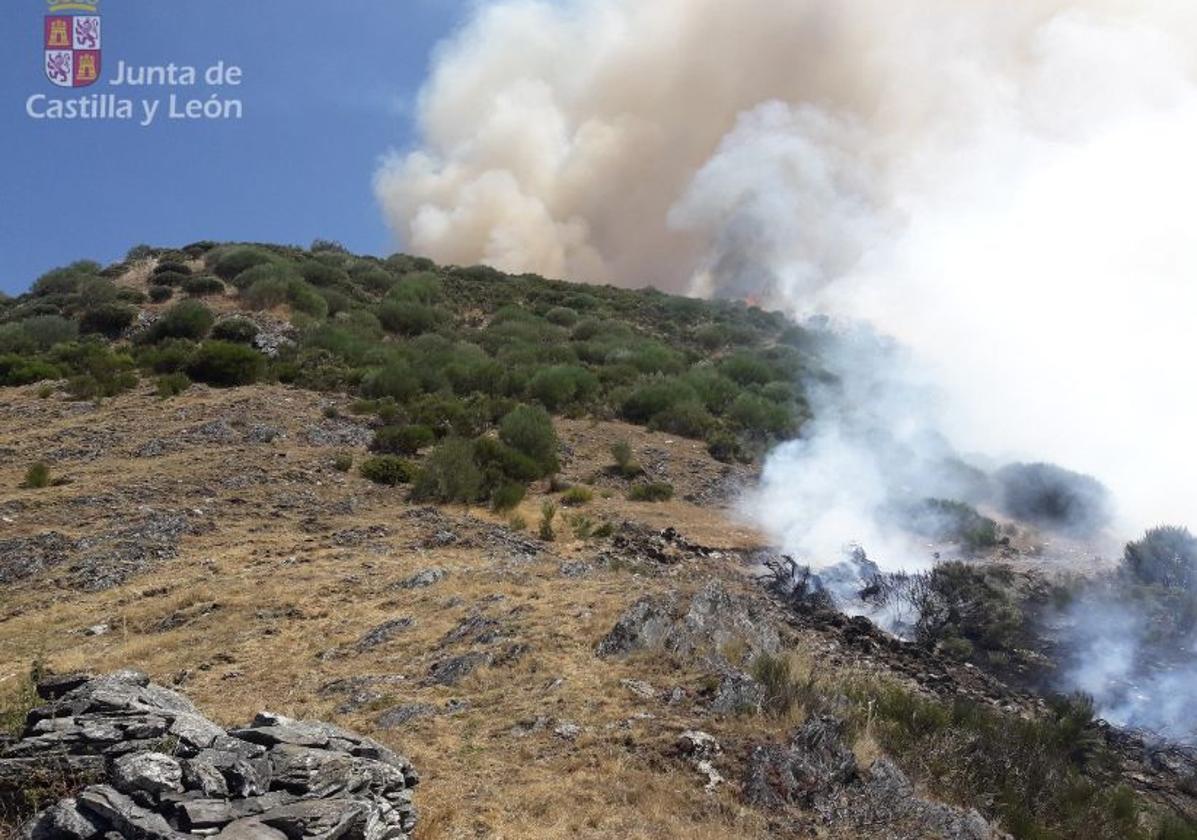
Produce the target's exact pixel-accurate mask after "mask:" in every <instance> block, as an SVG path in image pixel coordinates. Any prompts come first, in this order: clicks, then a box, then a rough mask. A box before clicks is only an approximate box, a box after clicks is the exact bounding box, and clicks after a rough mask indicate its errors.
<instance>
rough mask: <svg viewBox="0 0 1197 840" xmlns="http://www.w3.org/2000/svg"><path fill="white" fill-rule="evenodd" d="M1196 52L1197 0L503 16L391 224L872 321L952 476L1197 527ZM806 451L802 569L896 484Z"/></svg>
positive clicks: (790, 488)
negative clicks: (911, 368)
mask: <svg viewBox="0 0 1197 840" xmlns="http://www.w3.org/2000/svg"><path fill="white" fill-rule="evenodd" d="M1195 43H1197V5H1194V4H1193V3H1192V2H1191V1H1190V0H970V1H969V2H960V0H908V2H901V3H897V2H892V0H792V2H785V3H780V2H776V0H737V2H735V3H727V2H726V0H561V2H555V3H550V2H537V0H496V1H495V2H489V3H483V4H481V5H480V6H479V9H478V11H477V12H476V14H475V15H474V17H473V19H472V21H471V22H470V23H469V24H468V25H467V26H466V27H465V28H464V29H462V30H461V31H460V32H459V33H458V34H457V35H456V36H455V37H454V38H453V39H452V40H451V41H449V42H448V43H446V44H445V45H444V46H443V47H442V48H441V50H440V51H439V53H438V56H437V59H436V61H435V64H434V67H433V71H432V75H431V78H430V79H429V81H428V83H427V85H426V86H425V89H424V91H423V93H422V96H421V103H420V108H419V120H420V128H421V132H422V141H421V144H420V147H419V148H418V149H417V150H415V151H412V152H409V153H406V154H396V155H394V156H392V157H391V158H390V159H389V160H388V161H387V162H386V163H385V165H384V166H383V168H382V169H381V170H380V172H379V173H378V177H377V183H376V187H377V194H378V197H379V200H380V202H381V204H382V205H383V207H384V210H385V212H386V215H387V218H388V219H389V220H390V222H391V224H392V226H393V227H394V229H395V231H396V233H397V235H398V236H399V238H400V239H401V240H402V241H403V243H404V245H405V247H407V248H409V249H410V250H413V251H415V252H418V253H421V254H426V255H428V256H431V257H433V258H435V259H438V260H440V261H445V262H450V263H459V264H468V263H474V262H486V263H489V264H491V265H494V266H496V267H498V268H501V269H506V270H512V271H535V272H539V273H543V274H548V275H554V276H563V277H566V278H568V279H574V280H584V281H591V282H614V283H619V284H622V285H627V286H639V285H647V284H652V285H656V286H658V287H660V288H667V289H672V290H675V291H683V292H697V293H701V294H711V295H729V296H735V297H747V298H754V299H759V300H761V301H762V302H763V303H765V304H768V305H770V306H774V307H779V308H783V309H785V310H786V311H788V312H790V313H792V314H794V315H796V316H805V315H810V314H825V315H830V316H832V317H833V318H836V319H843V320H847V321H862V320H863V321H865V322H867V323H869V324H871V325H873V326H874V327H875V328H876V329H877V330H878V331H880V332H882V333H885V334H888V335H892V336H894V337H896V338H897V339H898V340H899V341H901V342H902V343H903V344H904V345H905V346H907V347H908V348H909V349H910V352H911V355H912V357H913V360H914V362H915V363H916V366H917V367H921V369H922V370H924V371H925V372H926V373H927V375H929V376H931V377H932V378H933V379H934V380H936V381H937V383H938V384H939V387H940V393H941V394H942V397H943V399H942V402H941V403H939V404H937V405H935V406H934V409H935V410H934V414H933V417H934V423H935V426H934V428H938V429H939V430H942V431H943V432H944V433H945V434H946V436H947V437H948V438H950V439H951V441H952V442H953V443H954V444H955V445H956V447H957V448H959V449H961V450H962V451H970V452H972V451H979V452H985V453H988V454H989V455H991V456H993V457H994V458H997V459H1009V460H1014V459H1021V460H1044V459H1047V460H1052V461H1055V462H1058V463H1062V464H1064V465H1066V466H1068V467H1070V468H1074V469H1078V470H1081V471H1084V472H1088V473H1092V474H1095V475H1097V476H1098V477H1099V478H1101V479H1102V480H1103V481H1105V482H1106V483H1107V484H1108V485H1109V486H1111V487H1112V488H1113V490H1114V492H1115V493H1116V495H1117V498H1118V501H1119V503H1120V506H1121V511H1122V513H1123V515H1124V519H1123V522H1122V523H1121V528H1120V535H1121V536H1130V535H1132V534H1133V532H1135V531H1138V530H1140V529H1142V528H1144V527H1146V526H1148V525H1151V524H1156V523H1157V522H1159V521H1164V520H1168V521H1176V522H1181V523H1183V522H1190V523H1191V522H1197V493H1194V492H1193V489H1192V487H1191V484H1192V478H1191V477H1192V476H1194V475H1197V447H1194V446H1192V445H1191V434H1192V432H1191V430H1192V429H1193V428H1194V427H1195V426H1197V389H1193V388H1191V387H1189V386H1188V379H1189V377H1188V375H1187V374H1188V371H1189V367H1190V364H1189V359H1190V358H1191V355H1192V350H1191V346H1190V345H1191V340H1190V338H1189V336H1190V335H1191V334H1192V328H1193V322H1194V317H1195V316H1197V235H1194V230H1193V226H1194V224H1195V222H1194V220H1195V219H1197V155H1195V154H1194V151H1193V150H1194V149H1197V50H1195V49H1194V47H1193V44H1195ZM902 393H904V392H903V391H901V390H899V391H897V392H895V393H894V394H887V395H886V397H885V400H889V399H890V398H891V397H896V398H897V399H896V401H891V402H890V403H889V404H886V402H885V400H879V401H878V406H877V408H878V412H877V413H883V412H884V411H886V410H889V409H891V408H892V409H894V410H897V411H899V412H901V413H906V414H909V413H911V412H910V411H909V408H910V407H909V406H905V405H902V404H901V399H902V397H901V394H902ZM818 431H819V434H818V435H817V436H815V437H814V439H813V440H808V441H806V442H805V443H801V444H794V445H791V446H788V447H784V448H782V449H781V450H779V452H778V454H777V455H776V457H775V458H774V459H773V460H772V461H771V462H770V463H769V465H768V467H767V469H766V473H765V491H766V492H765V493H764V496H763V497H764V498H766V499H768V500H769V501H768V507H767V508H766V510H767V512H768V518H767V521H766V524H767V525H769V526H770V527H772V528H773V529H774V531H775V533H776V534H777V536H778V537H779V539H781V540H783V542H784V543H785V544H786V547H787V548H790V549H791V550H795V551H801V552H802V553H804V554H812V553H817V552H825V551H826V550H827V547H828V545H829V544H830V543H831V542H832V541H834V534H835V533H836V532H837V531H838V530H839V528H838V527H837V526H836V523H840V522H842V523H843V527H844V529H845V530H847V529H849V528H851V529H854V530H853V532H852V533H845V534H844V535H843V538H842V540H848V539H859V538H861V536H860V535H862V534H868V533H870V531H869V530H868V529H869V528H870V527H871V526H870V522H871V520H870V518H869V517H870V506H871V503H872V501H873V500H874V499H877V498H880V497H881V496H882V495H884V492H885V491H886V490H887V489H889V487H890V486H891V485H892V481H889V480H888V479H889V477H888V476H887V475H886V474H885V470H886V469H887V465H886V464H885V462H884V458H883V457H881V455H882V454H883V453H878V452H876V451H875V449H874V448H871V447H867V446H866V447H864V448H862V447H861V446H860V445H859V442H860V438H859V436H858V435H853V434H846V433H845V432H844V430H843V429H842V428H839V427H834V426H827V427H826V428H821V429H819V430H818ZM811 475H819V476H832V477H835V479H836V480H833V481H830V482H828V483H826V484H816V483H814V482H812V480H811V479H810V476H811ZM820 488H822V489H820ZM808 490H809V492H807V491H808ZM787 500H788V501H787ZM873 524H874V525H875V523H873ZM874 530H876V529H875V528H874ZM875 537H876V538H877V539H881V538H882V536H881V535H875ZM899 550H900V547H894V549H893V551H895V552H897V551H899ZM874 553H875V552H874Z"/></svg>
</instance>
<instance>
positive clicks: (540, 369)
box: [0, 242, 807, 500]
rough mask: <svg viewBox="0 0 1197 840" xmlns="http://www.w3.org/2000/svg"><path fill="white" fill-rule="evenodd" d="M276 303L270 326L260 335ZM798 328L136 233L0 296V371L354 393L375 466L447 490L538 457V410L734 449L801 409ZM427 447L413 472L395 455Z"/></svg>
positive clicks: (484, 277)
mask: <svg viewBox="0 0 1197 840" xmlns="http://www.w3.org/2000/svg"><path fill="white" fill-rule="evenodd" d="M280 319H281V320H283V321H285V322H289V324H290V327H289V328H287V329H286V330H285V336H284V339H285V340H282V341H278V340H273V341H269V342H266V341H262V340H261V336H260V335H259V333H260V331H261V330H262V329H263V325H264V324H265V323H267V322H269V323H271V324H276V325H277V323H278V322H279V321H280ZM804 343H805V342H804V335H803V333H802V332H801V331H800V330H799V329H798V328H797V327H796V326H794V325H793V324H791V323H789V322H787V320H786V319H785V318H784V317H783V316H781V315H779V314H776V313H767V312H763V311H761V310H759V309H756V308H753V307H749V306H746V305H744V304H742V303H733V302H725V301H724V302H706V301H700V300H693V299H689V298H683V297H676V296H670V295H665V294H662V293H660V292H657V291H655V290H652V289H648V290H644V291H629V290H624V289H616V288H612V287H597V286H581V285H575V284H570V283H564V282H558V281H551V280H546V279H544V278H541V277H538V276H535V275H519V276H511V275H506V274H502V273H500V272H498V271H495V270H493V269H490V268H486V267H482V266H474V267H470V268H445V267H438V266H436V265H434V264H433V263H432V262H430V261H428V260H425V259H420V258H414V257H410V256H406V255H402V254H398V255H395V256H392V257H390V258H388V259H385V260H383V259H376V258H372V257H358V256H354V255H352V254H350V253H348V252H346V251H345V250H344V249H343V248H341V247H340V246H339V245H337V244H336V243H328V242H316V243H314V244H313V246H312V248H310V249H308V250H303V249H300V248H292V247H279V246H271V245H240V244H233V245H218V244H216V243H209V242H204V243H196V244H194V245H190V246H187V247H185V248H183V249H181V250H162V249H154V248H149V247H146V246H138V247H137V248H134V249H133V250H131V251H130V252H129V254H128V256H127V258H126V260H125V261H124V262H122V263H119V264H116V265H112V266H109V267H107V268H103V267H101V266H100V265H98V264H96V263H92V262H79V263H75V264H72V265H69V266H66V267H64V268H61V269H56V270H54V271H51V272H49V273H47V274H46V275H44V276H43V277H40V278H38V279H37V280H36V282H34V283H33V286H32V288H31V290H30V291H29V292H28V293H27V294H25V295H22V296H20V297H17V298H13V299H3V300H0V385H4V386H15V385H29V384H32V383H37V382H45V383H46V384H44V385H43V388H44V389H45V392H46V393H47V394H49V393H52V391H53V389H54V388H56V387H63V388H65V389H66V390H67V392H68V393H69V394H70V395H72V396H73V397H76V398H78V399H96V398H101V397H109V396H114V395H116V394H118V393H120V392H122V391H124V390H128V389H130V388H132V387H134V386H136V385H137V383H138V382H139V381H140V380H141V379H143V378H147V377H152V378H154V379H156V381H157V383H158V388H159V391H160V393H161V394H162V395H163V397H164V398H165V397H169V396H172V395H175V394H178V393H180V392H181V391H183V390H185V389H186V388H187V387H188V386H189V385H190V383H191V382H193V381H199V382H205V383H208V384H210V385H213V386H218V387H234V386H239V385H247V384H250V383H254V382H258V381H277V382H283V383H289V384H294V385H296V386H299V387H302V388H307V389H312V390H319V391H343V392H348V393H352V394H355V395H357V396H358V397H360V399H359V401H358V402H357V403H355V410H357V411H359V412H361V413H368V414H375V415H377V416H378V418H379V419H380V421H381V424H382V428H381V429H380V430H379V433H378V435H377V438H376V441H375V447H374V448H375V449H376V450H377V451H378V454H379V460H377V461H375V462H374V463H373V464H372V465H371V466H370V469H371V470H372V471H373V472H374V474H376V475H377V476H379V477H380V478H381V479H384V480H385V481H387V482H390V483H406V482H407V481H409V480H412V481H415V483H416V486H415V491H416V494H417V495H420V496H424V497H426V498H440V499H445V500H448V499H450V498H459V499H462V500H465V499H469V500H481V499H488V498H491V497H492V496H494V495H496V494H498V495H500V496H504V495H505V496H507V497H510V494H511V490H510V487H511V486H512V485H521V484H524V483H526V482H527V481H529V480H532V479H535V478H538V477H541V476H544V475H547V474H549V473H551V472H553V471H554V470H555V468H556V464H555V462H554V459H555V455H554V452H555V438H554V437H553V431H552V425H551V423H549V422H548V416H547V415H548V414H550V413H551V414H559V415H566V416H571V417H580V416H593V417H600V418H615V417H618V418H622V419H625V420H627V421H630V422H632V423H637V424H642V425H645V426H648V427H650V428H652V429H658V430H662V431H665V432H668V433H671V434H676V435H680V436H685V437H690V438H696V439H702V440H705V441H706V442H707V443H708V445H709V447H710V451H711V453H712V454H713V455H715V456H716V457H718V458H720V459H723V460H732V459H740V460H751V459H752V458H753V457H755V456H756V455H758V454H759V453H760V452H761V451H763V449H764V448H765V447H767V446H768V445H769V444H770V443H772V442H774V441H777V440H780V439H784V438H787V437H792V436H793V435H795V434H796V433H797V431H798V430H799V428H800V427H801V425H802V423H803V422H804V420H805V419H807V407H806V403H805V401H804V400H803V396H802V394H801V393H800V392H799V386H797V385H796V384H795V383H797V382H799V381H800V376H799V374H800V373H801V371H802V369H803V366H804V361H805V360H804V354H803V352H802V350H801V349H800V348H802V347H803V346H804ZM432 447H435V452H434V453H433V454H432V455H431V456H430V457H429V458H428V459H426V461H427V463H426V467H425V469H424V470H423V471H422V472H421V473H420V474H419V475H417V472H416V471H415V470H414V469H413V468H411V466H410V465H409V464H407V463H406V462H405V461H404V460H403V459H404V458H407V457H410V456H413V455H415V454H417V453H419V452H420V451H422V450H425V449H428V448H432ZM503 490H505V492H500V491H503Z"/></svg>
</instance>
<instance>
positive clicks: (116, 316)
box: [79, 303, 137, 338]
mask: <svg viewBox="0 0 1197 840" xmlns="http://www.w3.org/2000/svg"><path fill="white" fill-rule="evenodd" d="M135 320H137V310H136V309H135V308H133V307H132V306H126V305H125V304H122V303H105V304H101V305H100V306H98V307H96V308H95V309H89V310H87V311H86V312H84V313H83V315H82V316H80V318H79V329H80V331H81V332H85V333H101V334H103V335H106V336H108V337H109V338H115V337H116V336H118V335H120V334H121V333H122V332H124V331H125V329H126V328H128V327H129V326H130V325H131V324H132V323H133V322H134V321H135Z"/></svg>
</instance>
